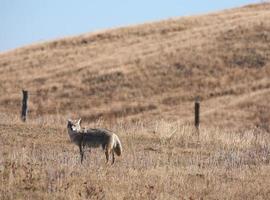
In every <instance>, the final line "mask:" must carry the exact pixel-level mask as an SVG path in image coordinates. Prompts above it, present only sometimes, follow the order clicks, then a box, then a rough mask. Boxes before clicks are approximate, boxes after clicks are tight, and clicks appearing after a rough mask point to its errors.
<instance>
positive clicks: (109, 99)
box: [0, 3, 270, 128]
mask: <svg viewBox="0 0 270 200" xmlns="http://www.w3.org/2000/svg"><path fill="white" fill-rule="evenodd" d="M269 42H270V4H268V3H265V4H257V5H251V6H246V7H243V8H238V9H233V10H227V11H223V12H218V13H214V14H208V15H203V16H194V17H184V18H175V19H170V20H164V21H161V22H157V23H149V24H143V25H138V26H131V27H127V28H119V29H113V30H107V31H103V32H98V33H90V34H85V35H81V36H78V37H72V38H65V39H61V40H56V41H52V42H46V43H41V44H35V45H32V46H28V47H24V48H21V49H16V50H14V51H10V52H6V53H1V54H0V92H1V97H0V103H1V105H3V106H1V108H0V109H1V111H2V112H12V113H18V112H19V110H20V99H21V94H20V93H21V89H22V88H25V89H27V90H29V91H30V115H32V116H39V115H42V116H44V115H55V113H57V114H58V115H62V116H67V115H70V114H71V113H76V114H77V115H80V116H82V117H84V119H87V120H88V121H91V120H95V119H98V118H100V117H103V118H106V119H111V118H122V117H124V118H125V119H131V120H132V119H140V118H141V117H147V118H154V119H160V116H162V118H163V119H164V118H165V119H169V120H179V118H181V120H183V122H186V121H189V119H190V118H191V117H192V109H193V108H192V101H193V99H194V97H195V96H197V95H199V96H201V97H202V98H203V101H204V104H205V106H204V108H203V110H204V111H207V112H206V113H208V114H207V116H209V118H216V117H215V114H216V113H215V112H209V110H213V109H216V108H217V107H219V108H222V109H220V110H219V111H218V115H220V116H221V118H222V120H217V121H216V122H215V123H216V124H218V125H224V124H231V125H233V126H235V127H240V128H244V127H246V126H249V125H251V126H255V125H258V124H257V122H256V116H255V115H257V113H256V110H257V108H256V107H257V106H259V105H257V102H258V101H259V102H260V101H261V102H265V99H267V100H268V101H269V99H270V97H269V86H270V81H269V80H270V79H269V76H270V62H269V60H270V47H269ZM258 93H259V94H260V95H259V96H260V98H259V99H258V101H256V102H253V101H252V100H250V96H256V94H258ZM247 101H248V102H249V103H251V105H250V106H247V107H245V106H244V110H245V111H246V112H245V113H242V111H243V108H240V107H239V106H238V105H236V102H237V103H239V104H241V105H242V106H243V105H244V104H245V103H246V102H247ZM227 105H232V106H227ZM235 105H236V106H235ZM250 107H255V109H250ZM262 107H263V110H269V109H270V107H269V105H268V103H265V104H263V105H260V109H261V108H262ZM258 109H259V108H258ZM227 110H233V111H234V113H233V114H232V115H228V114H230V112H228V111H227ZM263 112H264V111H263ZM205 115H206V114H205ZM262 115H264V116H266V115H267V114H262ZM259 117H260V116H259ZM239 118H241V123H235V122H238V121H239ZM267 119H268V120H269V118H267ZM208 121H209V120H207V122H208ZM207 122H206V123H207ZM211 123H212V122H211ZM250 123H251V124H250Z"/></svg>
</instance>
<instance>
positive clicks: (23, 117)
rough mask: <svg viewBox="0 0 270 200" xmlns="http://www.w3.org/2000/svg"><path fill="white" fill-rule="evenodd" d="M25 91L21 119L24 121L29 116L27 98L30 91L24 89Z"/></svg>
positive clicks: (23, 91)
mask: <svg viewBox="0 0 270 200" xmlns="http://www.w3.org/2000/svg"><path fill="white" fill-rule="evenodd" d="M22 93H23V99H22V114H21V119H22V121H23V122H25V121H26V116H27V99H28V91H26V90H22Z"/></svg>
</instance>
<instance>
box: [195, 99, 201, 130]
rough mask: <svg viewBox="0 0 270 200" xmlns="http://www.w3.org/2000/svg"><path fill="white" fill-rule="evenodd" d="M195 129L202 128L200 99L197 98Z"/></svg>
mask: <svg viewBox="0 0 270 200" xmlns="http://www.w3.org/2000/svg"><path fill="white" fill-rule="evenodd" d="M194 122H195V123H194V124H195V127H196V129H197V130H199V127H200V97H196V98H195V121H194Z"/></svg>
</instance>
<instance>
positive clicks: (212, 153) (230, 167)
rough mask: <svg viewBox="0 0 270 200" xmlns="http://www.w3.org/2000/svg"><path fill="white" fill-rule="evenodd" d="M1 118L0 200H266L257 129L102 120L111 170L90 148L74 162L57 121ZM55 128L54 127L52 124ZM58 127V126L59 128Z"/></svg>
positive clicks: (263, 136) (268, 158) (266, 153)
mask: <svg viewBox="0 0 270 200" xmlns="http://www.w3.org/2000/svg"><path fill="white" fill-rule="evenodd" d="M8 118H9V119H13V120H12V122H9V120H5V119H7V116H1V124H0V130H1V144H0V152H1V157H0V158H1V159H0V182H1V184H0V198H1V199H199V198H204V199H268V198H269V196H270V188H269V185H270V181H269V180H270V175H269V172H270V165H269V162H270V139H269V138H270V137H269V133H267V132H265V131H264V130H261V129H248V130H243V131H238V132H235V131H233V130H230V129H228V128H227V129H219V128H211V129H209V128H205V127H204V128H201V132H200V136H199V138H198V137H197V134H196V132H195V131H194V129H193V128H192V127H190V126H187V125H181V124H179V123H176V122H167V121H164V120H162V121H153V122H152V123H144V122H143V121H140V122H137V123H124V122H122V121H118V122H116V123H115V124H113V125H110V124H106V123H105V122H103V121H98V122H94V123H92V124H91V126H92V127H97V126H98V127H100V126H102V127H107V128H109V129H112V130H114V131H116V132H117V133H118V135H119V136H120V138H121V139H122V143H123V146H124V153H123V156H122V157H121V158H117V160H116V163H115V165H114V166H110V165H106V164H105V156H104V155H103V154H104V153H103V152H102V151H101V150H100V149H98V150H94V151H91V153H87V154H86V155H87V156H86V160H85V162H84V163H83V165H81V164H80V159H79V150H78V149H77V147H75V145H73V144H71V143H70V141H69V138H68V135H67V131H66V128H65V127H64V124H65V123H63V122H64V119H60V118H58V119H54V120H53V121H54V123H52V122H51V121H46V120H44V121H43V123H40V122H38V121H29V122H28V124H23V123H21V122H20V121H17V120H16V118H14V117H10V116H9V117H8ZM60 122H62V123H60ZM58 123H60V124H63V126H62V125H61V126H60V125H59V124H58Z"/></svg>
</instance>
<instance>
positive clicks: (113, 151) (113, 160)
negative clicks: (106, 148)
mask: <svg viewBox="0 0 270 200" xmlns="http://www.w3.org/2000/svg"><path fill="white" fill-rule="evenodd" d="M113 163H114V150H112V165H113Z"/></svg>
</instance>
